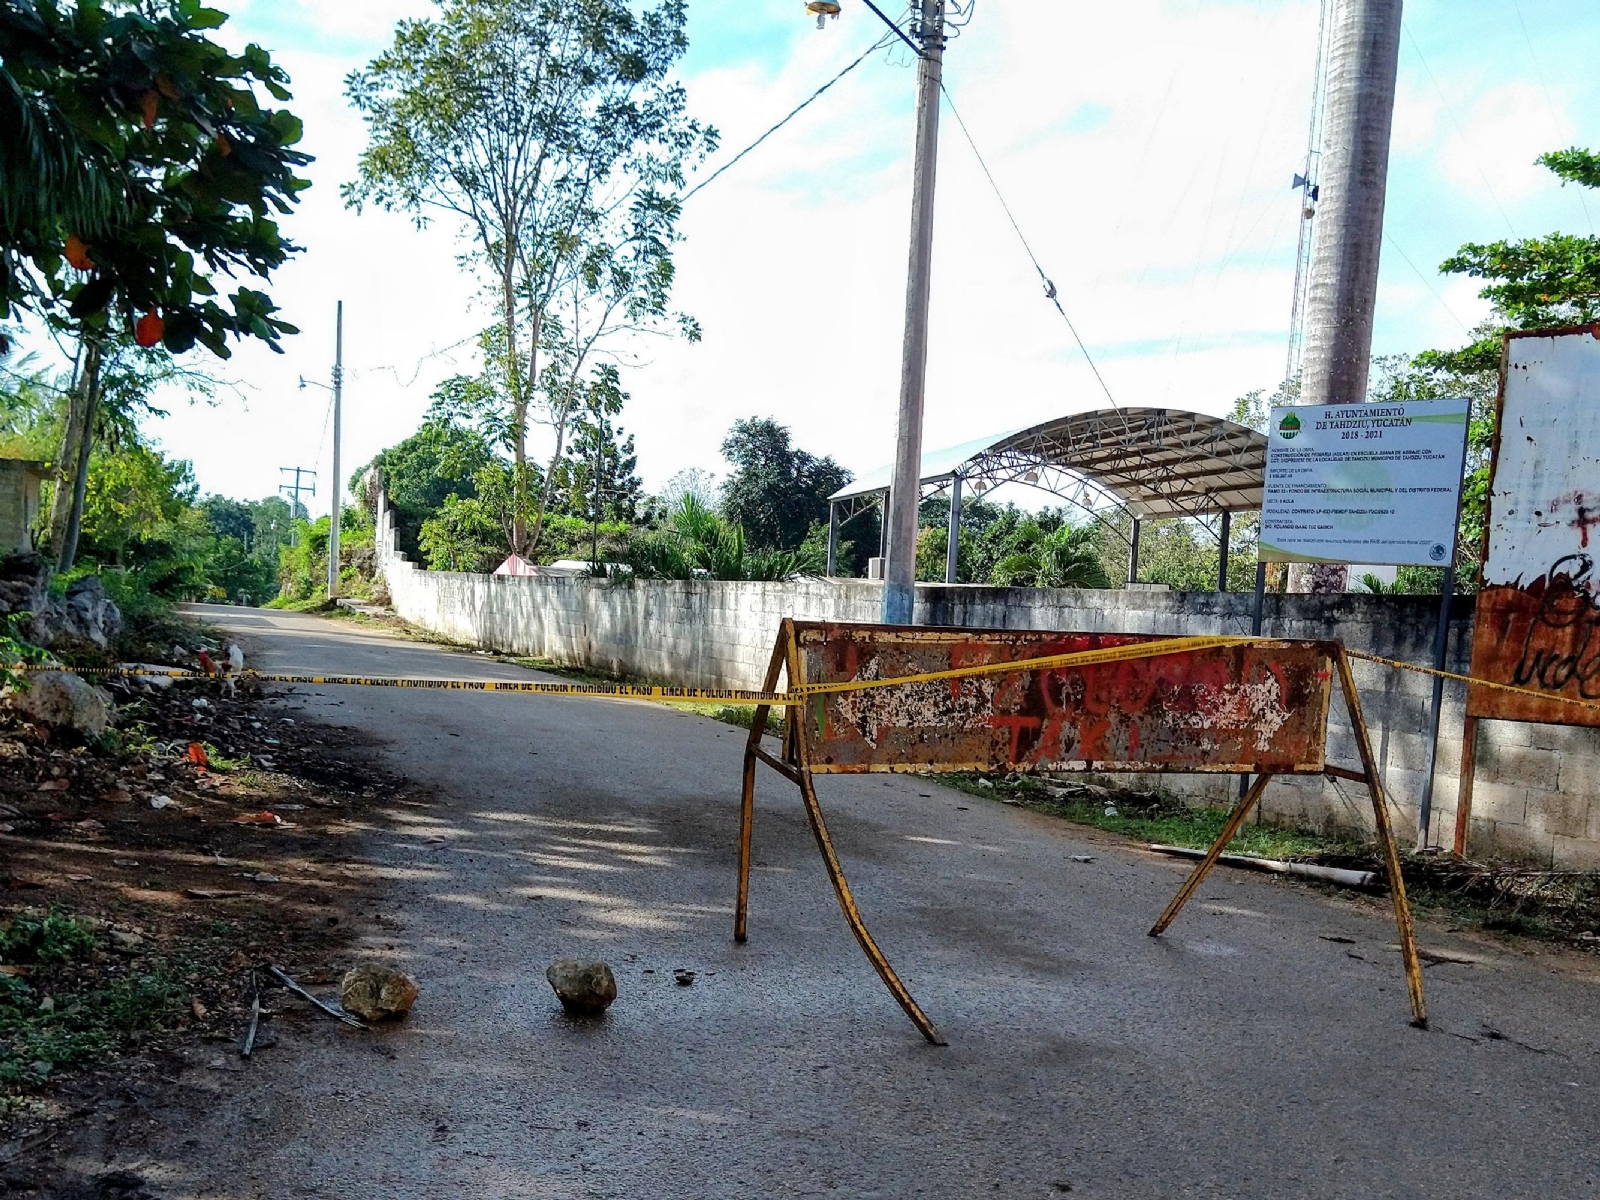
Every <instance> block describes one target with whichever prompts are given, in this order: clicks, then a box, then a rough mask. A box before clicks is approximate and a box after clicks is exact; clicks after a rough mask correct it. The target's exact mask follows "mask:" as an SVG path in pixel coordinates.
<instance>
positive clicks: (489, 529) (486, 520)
mask: <svg viewBox="0 0 1600 1200" xmlns="http://www.w3.org/2000/svg"><path fill="white" fill-rule="evenodd" d="M504 541H505V535H504V534H503V533H502V531H501V529H500V523H499V522H498V521H497V520H496V519H495V515H494V514H493V513H492V512H491V511H489V508H488V506H487V505H486V504H484V502H483V501H482V500H479V499H477V498H476V497H471V498H468V499H465V500H464V499H462V498H461V497H460V496H455V495H451V496H446V497H445V499H444V504H443V505H442V506H441V507H440V509H439V511H438V512H436V513H434V514H433V515H432V516H430V517H429V518H428V519H427V520H425V521H423V522H422V531H421V534H420V535H419V537H418V544H419V546H420V548H421V550H422V555H423V561H424V562H426V563H427V565H428V570H430V571H492V570H494V568H495V567H497V566H499V565H500V561H501V559H502V558H503V557H504V553H505V552H504V550H503V548H502V547H503V544H504Z"/></svg>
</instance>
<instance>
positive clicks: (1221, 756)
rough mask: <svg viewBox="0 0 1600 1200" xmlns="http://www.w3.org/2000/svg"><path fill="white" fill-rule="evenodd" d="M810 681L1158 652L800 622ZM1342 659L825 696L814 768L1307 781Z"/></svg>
mask: <svg viewBox="0 0 1600 1200" xmlns="http://www.w3.org/2000/svg"><path fill="white" fill-rule="evenodd" d="M796 636H797V638H798V640H799V644H800V651H801V662H802V669H803V672H804V677H805V680H806V682H807V683H813V684H815V683H832V682H841V681H844V680H855V679H889V678H895V677H899V676H905V675H916V674H921V673H924V672H931V671H943V670H951V669H959V668H961V667H963V666H976V665H986V664H990V663H998V662H1014V661H1017V660H1019V659H1025V658H1038V657H1044V656H1048V655H1055V654H1073V653H1078V652H1081V651H1084V650H1094V649H1100V648H1103V647H1111V646H1121V645H1128V644H1130V643H1142V642H1149V641H1159V640H1162V639H1159V638H1153V637H1145V636H1133V635H1119V634H1083V633H1061V632H1054V631H1019V630H965V629H963V630H953V629H951V630H937V629H904V628H898V627H887V626H861V625H849V626H842V625H832V624H800V625H798V626H797V628H796ZM1332 652H1333V647H1332V646H1331V645H1330V644H1327V643H1321V642H1288V641H1274V642H1259V643H1253V644H1250V645H1244V646H1225V647H1217V648H1213V649H1207V650H1200V651H1191V652H1187V653H1183V654H1174V655H1170V656H1163V657H1157V658H1147V659H1138V660H1133V661H1129V662H1120V663H1106V664H1097V665H1094V666H1090V667H1081V668H1074V669H1070V670H1048V671H1019V672H1017V673H1015V674H1001V675H985V676H976V677H969V678H964V679H948V680H937V681H928V682H922V683H915V684H907V685H903V686H899V687H890V688H880V689H872V690H868V691H859V692H842V693H832V694H824V695H821V696H818V697H816V699H815V700H814V701H813V703H812V705H811V706H810V708H809V709H808V710H807V711H806V714H805V719H804V728H805V734H806V737H807V739H808V742H809V746H808V749H809V751H810V754H809V757H810V762H811V764H812V769H813V770H814V771H817V772H821V773H847V772H860V771H894V770H924V771H925V770H981V769H1014V770H1024V771H1029V770H1051V771H1070V770H1096V771H1181V772H1234V771H1251V772H1258V771H1270V772H1273V773H1282V774H1293V773H1300V774H1310V773H1315V772H1319V771H1321V769H1322V766H1323V762H1324V753H1325V737H1326V724H1327V714H1328V703H1329V695H1330V687H1331V678H1332V673H1331V655H1332Z"/></svg>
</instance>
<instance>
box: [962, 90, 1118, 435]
mask: <svg viewBox="0 0 1600 1200" xmlns="http://www.w3.org/2000/svg"><path fill="white" fill-rule="evenodd" d="M939 90H940V91H941V92H943V93H944V98H945V102H946V103H947V104H949V105H950V114H951V115H952V116H953V117H955V119H956V124H957V125H959V126H960V127H961V133H962V135H963V136H964V137H965V138H966V139H967V145H968V146H970V147H972V154H973V157H974V158H976V159H977V160H978V166H979V167H980V168H982V170H983V177H984V178H985V179H987V180H988V181H989V186H990V187H991V188H993V189H994V196H995V199H996V200H998V201H1000V207H1001V209H1002V210H1003V211H1004V212H1005V214H1006V220H1008V221H1010V222H1011V228H1012V229H1014V230H1015V231H1016V234H1017V240H1018V241H1019V242H1021V243H1022V249H1023V251H1024V252H1025V253H1026V254H1027V256H1028V260H1029V261H1030V262H1032V263H1033V269H1034V270H1035V271H1037V272H1038V273H1039V280H1040V282H1041V283H1043V284H1044V298H1045V299H1046V300H1048V301H1050V303H1051V304H1053V305H1055V307H1056V311H1057V312H1058V313H1060V314H1061V319H1062V320H1063V321H1065V322H1066V323H1067V328H1068V329H1069V330H1070V331H1071V333H1072V340H1073V341H1075V342H1077V343H1078V349H1079V350H1080V351H1082V352H1083V360H1084V362H1086V363H1088V364H1089V369H1090V370H1091V371H1093V372H1094V377H1095V380H1096V381H1097V382H1098V383H1099V384H1100V390H1101V391H1102V392H1104V393H1105V394H1106V399H1107V400H1109V401H1111V407H1112V408H1114V409H1116V410H1117V411H1118V412H1121V411H1122V406H1121V405H1120V404H1118V403H1117V398H1116V397H1115V396H1113V395H1112V394H1111V389H1110V388H1109V387H1107V386H1106V381H1105V376H1103V375H1101V374H1100V368H1099V367H1098V366H1096V365H1095V361H1094V356H1093V355H1092V354H1090V353H1089V347H1088V346H1086V345H1084V344H1083V338H1082V337H1081V336H1079V334H1078V327H1077V326H1076V325H1074V324H1073V323H1072V318H1071V317H1069V316H1068V315H1067V310H1066V309H1065V308H1063V307H1062V306H1061V297H1060V296H1059V295H1058V294H1057V291H1056V285H1055V282H1054V281H1053V280H1052V279H1051V278H1050V276H1048V275H1046V274H1045V271H1044V267H1043V266H1041V265H1040V263H1039V256H1038V255H1037V254H1035V253H1034V252H1033V247H1032V246H1031V245H1029V244H1028V237H1027V235H1026V234H1025V233H1023V232H1022V226H1021V225H1019V224H1018V223H1017V218H1016V214H1014V213H1013V212H1012V211H1011V205H1009V204H1007V203H1006V198H1005V194H1004V193H1003V192H1002V191H1001V190H1000V185H999V184H998V183H996V182H995V178H994V173H993V172H992V171H990V170H989V164H988V163H987V162H985V161H984V158H983V152H982V151H980V150H979V149H978V143H977V142H975V141H974V140H973V138H972V131H971V130H970V129H968V128H967V123H966V121H965V120H963V119H962V117H961V110H960V109H958V108H957V107H956V101H955V97H954V96H952V95H951V94H950V89H949V88H947V87H945V86H944V83H943V82H941V83H940V84H939Z"/></svg>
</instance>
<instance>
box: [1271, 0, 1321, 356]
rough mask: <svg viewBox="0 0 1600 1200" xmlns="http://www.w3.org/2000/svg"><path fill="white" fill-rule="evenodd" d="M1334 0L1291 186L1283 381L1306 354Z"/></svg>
mask: <svg viewBox="0 0 1600 1200" xmlns="http://www.w3.org/2000/svg"><path fill="white" fill-rule="evenodd" d="M1332 7H1333V0H1322V16H1321V19H1320V21H1319V22H1318V24H1317V68H1316V71H1315V72H1314V73H1313V74H1312V77H1311V127H1310V129H1309V131H1308V132H1307V135H1306V162H1305V167H1304V169H1303V172H1302V173H1299V174H1296V175H1295V177H1294V183H1292V184H1291V185H1290V186H1291V187H1293V188H1294V189H1295V190H1296V191H1297V192H1299V193H1300V244H1299V247H1298V248H1297V249H1296V251H1295V260H1294V303H1293V304H1292V305H1291V307H1290V309H1289V357H1288V361H1287V362H1286V363H1285V364H1284V368H1283V377H1284V379H1285V381H1287V380H1290V379H1293V378H1295V376H1297V375H1299V374H1300V367H1301V363H1302V361H1303V359H1304V356H1305V335H1306V331H1305V323H1306V296H1307V292H1308V291H1309V289H1310V286H1311V247H1312V244H1313V240H1314V237H1315V233H1316V217H1317V201H1318V200H1320V199H1321V198H1322V188H1321V186H1320V185H1319V184H1318V182H1317V174H1318V169H1319V167H1320V166H1321V163H1322V115H1323V110H1324V108H1325V106H1326V103H1327V98H1328V32H1329V31H1328V15H1329V10H1330V9H1331V8H1332Z"/></svg>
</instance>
